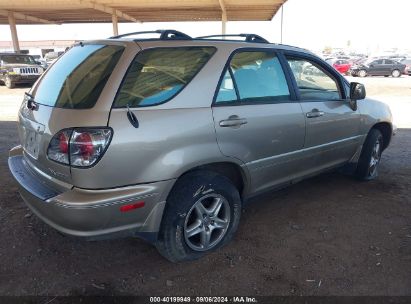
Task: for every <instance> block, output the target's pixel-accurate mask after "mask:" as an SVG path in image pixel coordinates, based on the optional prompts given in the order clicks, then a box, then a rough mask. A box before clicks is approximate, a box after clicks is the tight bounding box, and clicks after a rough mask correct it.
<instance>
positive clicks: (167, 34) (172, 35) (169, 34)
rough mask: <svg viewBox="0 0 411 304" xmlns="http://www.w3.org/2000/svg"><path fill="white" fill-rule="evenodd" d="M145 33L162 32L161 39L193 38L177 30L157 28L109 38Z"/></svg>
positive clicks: (114, 37)
mask: <svg viewBox="0 0 411 304" xmlns="http://www.w3.org/2000/svg"><path fill="white" fill-rule="evenodd" d="M144 34H160V38H159V39H160V40H191V39H192V38H191V37H190V36H188V35H187V34H184V33H182V32H179V31H176V30H156V31H144V32H132V33H127V34H122V35H117V36H113V37H110V38H109V39H118V38H123V37H128V36H134V35H144Z"/></svg>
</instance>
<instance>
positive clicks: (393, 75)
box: [391, 70, 401, 77]
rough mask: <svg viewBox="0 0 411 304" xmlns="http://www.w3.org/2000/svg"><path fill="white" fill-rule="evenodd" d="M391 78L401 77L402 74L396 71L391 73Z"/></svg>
mask: <svg viewBox="0 0 411 304" xmlns="http://www.w3.org/2000/svg"><path fill="white" fill-rule="evenodd" d="M391 76H392V77H400V76H401V72H400V71H399V70H394V71H392V72H391Z"/></svg>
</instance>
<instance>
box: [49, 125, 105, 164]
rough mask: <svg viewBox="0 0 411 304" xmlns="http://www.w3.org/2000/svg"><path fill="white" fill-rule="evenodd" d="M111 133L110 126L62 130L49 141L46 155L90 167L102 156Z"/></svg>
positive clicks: (60, 161) (62, 161)
mask: <svg viewBox="0 0 411 304" xmlns="http://www.w3.org/2000/svg"><path fill="white" fill-rule="evenodd" d="M112 133H113V132H112V130H111V129H110V128H75V129H66V130H62V131H60V132H58V133H57V134H56V135H54V137H53V138H52V140H51V141H50V144H49V148H48V151H47V156H48V157H49V159H51V160H54V161H56V162H59V163H62V164H65V165H70V166H73V167H83V168H85V167H90V166H92V165H94V164H96V163H97V162H98V161H99V160H100V158H101V157H102V156H103V154H104V152H105V151H106V149H107V146H108V144H109V142H110V140H111V137H112Z"/></svg>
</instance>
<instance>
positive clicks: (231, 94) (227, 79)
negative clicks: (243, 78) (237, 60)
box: [216, 70, 238, 103]
mask: <svg viewBox="0 0 411 304" xmlns="http://www.w3.org/2000/svg"><path fill="white" fill-rule="evenodd" d="M237 99H238V98H237V93H236V91H235V88H234V83H233V79H232V78H231V74H230V72H229V71H228V70H227V72H226V73H225V75H224V78H223V80H222V81H221V85H220V90H219V91H218V95H217V98H216V103H221V102H236V101H237Z"/></svg>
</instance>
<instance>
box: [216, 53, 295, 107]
mask: <svg viewBox="0 0 411 304" xmlns="http://www.w3.org/2000/svg"><path fill="white" fill-rule="evenodd" d="M229 69H230V70H231V71H232V74H233V76H234V82H235V85H236V87H237V89H238V94H239V96H238V99H239V101H241V102H271V101H277V100H290V92H289V90H288V85H287V81H286V79H285V76H284V72H283V70H282V68H281V65H280V62H279V61H278V58H277V57H276V56H275V54H274V53H272V52H252V51H250V52H238V53H236V54H235V55H234V56H233V58H232V59H231V62H230V66H229ZM227 73H228V74H227ZM227 73H226V76H225V77H224V80H223V82H222V83H221V87H220V91H219V93H218V96H217V101H216V102H223V101H231V99H230V98H232V97H234V94H235V90H234V86H233V88H232V89H231V90H229V89H228V87H230V81H229V79H231V77H230V73H229V72H228V71H227ZM227 80H228V82H227ZM227 86H228V87H227ZM228 94H230V97H229V98H228V97H226V96H227V95H228ZM235 97H237V96H235ZM227 99H230V100H227Z"/></svg>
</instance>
